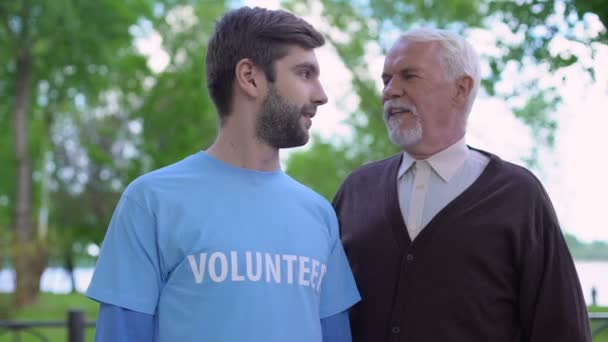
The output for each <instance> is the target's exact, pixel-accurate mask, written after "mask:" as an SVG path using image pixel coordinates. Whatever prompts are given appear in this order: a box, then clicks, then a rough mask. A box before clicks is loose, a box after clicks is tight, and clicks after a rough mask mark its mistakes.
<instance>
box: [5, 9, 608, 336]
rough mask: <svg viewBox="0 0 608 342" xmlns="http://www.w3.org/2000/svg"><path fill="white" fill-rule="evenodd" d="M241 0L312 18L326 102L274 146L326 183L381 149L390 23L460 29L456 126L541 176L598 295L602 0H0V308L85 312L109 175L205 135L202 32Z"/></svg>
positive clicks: (605, 47)
mask: <svg viewBox="0 0 608 342" xmlns="http://www.w3.org/2000/svg"><path fill="white" fill-rule="evenodd" d="M241 5H250V6H262V7H268V8H273V9H276V8H284V9H288V10H290V11H292V12H295V13H296V14H298V15H300V16H303V17H304V18H305V19H307V20H308V21H309V22H311V23H312V24H313V25H314V26H315V27H317V28H318V29H319V30H320V31H322V32H323V33H324V34H325V35H326V38H327V41H328V44H326V46H324V47H322V48H321V49H319V50H318V51H317V56H318V59H319V63H320V65H321V82H322V84H323V85H324V87H325V90H326V92H327V94H328V96H329V99H330V102H329V103H328V104H327V105H325V106H323V107H320V108H319V110H318V113H317V114H318V115H317V116H316V117H315V119H314V121H313V127H312V132H313V139H312V140H311V142H310V143H309V144H308V145H306V146H304V147H301V148H297V149H291V150H287V151H284V152H283V155H282V164H283V167H284V169H285V170H286V171H287V172H288V173H289V174H291V175H292V176H293V177H295V178H296V179H298V180H300V181H301V182H303V183H304V184H306V185H308V186H310V187H312V188H313V189H314V190H316V191H318V192H319V193H321V194H322V195H324V196H325V197H326V198H327V199H329V200H331V198H332V197H333V195H334V193H335V191H336V190H337V188H338V186H339V184H340V183H341V181H342V179H343V178H344V177H345V176H346V175H347V174H348V173H349V172H350V171H351V170H353V169H354V168H356V167H358V166H360V165H362V164H364V163H367V162H370V161H373V160H377V159H382V158H385V157H387V156H389V155H391V154H394V153H396V152H397V149H396V148H395V147H394V146H393V145H392V144H391V143H390V142H389V140H388V138H387V134H386V129H385V127H384V123H383V121H382V115H381V104H380V91H381V87H382V86H381V79H380V73H381V70H382V64H383V56H384V54H385V53H386V50H387V48H388V47H390V46H391V44H392V43H393V42H394V41H395V40H396V39H397V37H398V36H399V34H400V32H402V31H403V30H406V29H410V28H415V27H422V26H432V27H440V28H448V29H451V30H454V31H458V32H460V33H462V34H464V35H465V36H466V37H467V38H468V39H469V40H470V41H471V42H472V44H473V45H474V46H475V47H476V49H477V50H478V52H479V53H480V55H481V57H482V71H483V82H482V83H483V91H481V92H480V95H479V96H478V100H477V102H476V104H475V106H474V108H473V112H472V114H471V117H470V120H469V134H468V138H467V142H468V143H469V145H471V146H474V147H477V148H482V149H486V150H488V151H491V152H493V153H496V154H498V155H499V156H501V157H502V158H503V159H506V160H509V161H512V162H515V163H518V164H521V165H525V166H527V167H529V168H530V169H531V170H532V171H533V172H534V173H535V174H536V175H537V177H538V178H539V179H540V180H541V181H542V182H543V184H544V185H545V187H546V188H547V191H548V193H549V195H550V196H551V198H552V200H553V202H554V205H555V208H556V211H557V213H558V216H559V218H560V221H561V224H562V228H563V231H564V234H565V236H566V239H567V242H568V245H569V247H570V251H571V253H572V255H573V256H574V258H575V262H576V267H577V271H578V273H579V277H580V279H581V284H582V287H583V291H584V294H585V299H586V301H587V303H588V305H589V310H590V311H608V224H607V223H606V220H605V218H604V215H605V208H606V200H602V198H604V197H605V195H606V193H608V182H606V181H605V180H604V178H605V176H606V175H607V174H608V162H607V161H606V147H608V144H607V143H606V139H605V137H606V132H607V127H608V112H607V110H606V108H607V107H608V33H607V27H608V1H607V0H546V1H540V0H538V1H537V0H518V1H489V0H451V1H449V2H448V1H439V0H355V1H344V0H309V1H295V0H294V1H278V0H276V1H275V0H268V1H264V0H257V1H254V0H240V1H208V0H207V1H205V0H200V1H194V0H52V1H50V0H0V321H2V320H4V321H7V320H10V321H28V320H65V319H66V317H67V312H68V310H69V309H72V308H79V309H82V310H84V312H85V313H86V318H87V320H90V321H94V320H95V317H96V312H97V307H96V304H95V303H93V302H92V301H90V300H88V299H86V298H85V297H84V296H83V295H82V292H84V291H85V290H86V288H87V286H88V283H89V281H90V278H91V275H92V272H93V269H94V265H95V261H96V257H97V255H98V253H99V249H100V245H101V243H102V240H103V236H104V234H105V231H106V228H107V225H108V223H109V220H110V217H111V215H112V212H113V210H114V207H115V205H116V202H117V200H118V198H119V196H120V194H121V192H122V190H123V189H124V188H125V186H126V185H127V184H129V182H131V181H132V180H133V179H134V178H135V177H137V176H138V175H141V174H143V173H145V172H149V171H151V170H153V169H157V168H159V167H162V166H165V165H167V164H170V163H173V162H175V161H177V160H179V159H181V158H184V157H186V156H188V155H190V154H192V153H195V152H196V151H198V150H201V149H205V148H207V147H208V146H209V145H210V144H211V142H212V141H213V139H214V136H215V132H216V127H217V120H216V113H215V110H214V107H213V105H212V103H211V101H210V99H209V97H208V95H207V90H206V86H205V84H206V83H205V65H204V57H205V53H206V45H207V40H208V38H209V35H210V33H211V32H212V29H213V26H214V23H215V21H216V20H217V19H218V18H219V17H220V16H221V15H222V13H224V12H225V11H226V10H229V9H231V8H235V7H239V6H241ZM602 156H604V157H602ZM38 330H40V331H43V332H44V334H45V335H46V336H48V338H49V340H51V341H65V340H66V332H65V331H64V330H65V329H46V330H45V329H38ZM30 335H31V336H30ZM11 338H13V335H11V333H10V332H8V330H6V329H3V328H2V327H0V341H4V340H6V341H9V340H11ZM28 338H34V336H33V335H32V334H29V335H28V334H24V335H23V340H24V341H28ZM86 338H87V340H92V329H88V331H87V337H86ZM34 340H36V339H32V341H34ZM595 341H608V332H606V333H604V334H602V335H601V336H600V337H597V338H596V339H595Z"/></svg>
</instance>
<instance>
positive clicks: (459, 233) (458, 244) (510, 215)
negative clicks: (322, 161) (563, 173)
mask: <svg viewBox="0 0 608 342" xmlns="http://www.w3.org/2000/svg"><path fill="white" fill-rule="evenodd" d="M479 152H481V153H484V154H486V155H488V157H489V158H490V163H489V164H488V166H487V167H486V169H485V170H484V171H483V173H482V174H481V176H480V177H479V178H478V179H477V181H475V182H474V183H473V184H472V185H471V186H470V187H469V188H468V189H467V190H465V191H464V192H463V193H462V194H461V195H460V196H458V197H457V198H456V199H454V200H453V201H452V202H451V203H449V204H448V205H447V207H446V208H444V209H443V210H442V211H440V212H439V213H438V214H437V215H436V216H435V217H434V218H433V219H432V220H431V222H429V224H428V225H427V226H426V227H425V228H424V229H423V230H422V232H421V233H420V234H419V235H418V237H417V238H416V239H415V241H414V242H413V243H412V242H411V241H410V238H409V236H408V233H407V229H406V227H405V224H404V222H403V218H402V215H401V211H400V209H399V201H398V199H397V188H396V182H397V170H398V168H399V164H400V161H401V154H399V155H397V156H394V157H391V158H388V159H385V160H382V161H379V162H375V163H372V164H369V165H367V166H364V167H362V168H360V169H358V170H356V171H355V172H353V173H352V174H351V175H350V176H349V177H348V178H347V179H346V180H345V181H344V183H343V185H342V187H341V188H340V190H339V191H338V193H337V194H336V197H335V199H334V202H333V204H334V207H335V208H336V211H337V213H338V218H339V221H340V225H341V234H342V242H343V244H344V247H345V250H346V253H347V255H348V258H349V260H350V264H351V267H352V269H353V272H354V274H355V279H356V281H357V286H358V287H359V290H360V292H361V296H362V298H363V299H362V301H361V302H360V303H359V304H357V305H356V306H355V307H354V308H352V309H351V315H350V317H351V326H352V332H353V340H354V341H355V342H383V341H408V342H434V341H437V342H449V341H454V342H477V341H478V342H502V341H504V342H514V341H530V342H561V341H563V342H579V341H580V342H583V341H591V337H590V329H589V321H588V317H587V309H586V305H585V301H584V298H583V295H582V292H581V288H580V283H579V280H578V276H577V274H576V270H575V267H574V263H573V261H572V258H571V256H570V253H569V252H568V248H567V246H566V243H565V240H564V238H563V235H562V233H561V230H560V228H559V224H558V221H557V218H556V215H555V212H554V210H553V207H552V204H551V202H550V200H549V198H548V196H547V194H546V192H545V190H544V189H543V187H542V185H541V184H540V182H539V181H538V180H537V179H536V178H535V177H534V176H533V175H532V174H531V173H530V172H529V171H527V170H526V169H524V168H522V167H519V166H517V165H514V164H511V163H508V162H505V161H503V160H501V159H500V158H498V157H497V156H494V155H491V154H489V153H487V152H484V151H479Z"/></svg>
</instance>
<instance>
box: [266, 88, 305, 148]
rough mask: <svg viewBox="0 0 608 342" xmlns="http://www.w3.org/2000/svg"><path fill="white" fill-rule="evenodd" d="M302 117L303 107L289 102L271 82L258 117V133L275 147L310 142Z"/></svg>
mask: <svg viewBox="0 0 608 342" xmlns="http://www.w3.org/2000/svg"><path fill="white" fill-rule="evenodd" d="M301 117H302V108H298V106H296V105H293V104H291V103H289V102H288V101H287V100H286V99H285V98H284V97H282V96H281V95H279V93H278V91H277V88H276V87H275V86H274V85H272V84H271V85H270V87H269V88H268V96H267V97H266V100H265V101H264V104H263V106H262V110H261V112H260V114H259V115H258V118H257V122H256V135H257V137H258V139H260V140H261V141H263V142H265V143H267V144H268V145H270V146H271V147H274V148H290V147H296V146H302V145H304V144H306V143H307V142H308V130H306V129H305V128H304V127H303V126H302V124H301V123H300V118H301Z"/></svg>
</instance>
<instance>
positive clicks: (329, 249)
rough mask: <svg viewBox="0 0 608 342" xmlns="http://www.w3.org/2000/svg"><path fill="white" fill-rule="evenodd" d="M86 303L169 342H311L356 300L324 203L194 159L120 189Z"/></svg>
mask: <svg viewBox="0 0 608 342" xmlns="http://www.w3.org/2000/svg"><path fill="white" fill-rule="evenodd" d="M87 295H88V296H89V297H90V298H92V299H94V300H96V301H99V302H104V303H108V304H112V305H116V306H119V307H123V308H126V309H130V310H134V311H138V312H142V313H147V314H153V315H155V330H156V334H155V336H156V337H157V340H158V341H173V340H179V341H180V342H188V341H218V342H221V341H268V342H272V341H287V340H289V341H294V342H297V341H302V342H311V341H321V327H320V319H321V318H325V317H328V316H331V315H334V314H336V313H339V312H341V311H344V310H346V309H347V308H348V307H350V306H352V305H353V304H354V303H356V302H357V301H358V300H359V299H360V297H359V294H358V291H357V289H356V286H355V283H354V279H353V276H352V273H351V270H350V267H349V266H348V262H347V260H346V257H345V254H344V250H343V248H342V245H341V243H340V240H339V234H338V224H337V219H336V215H335V213H334V211H333V209H332V207H331V206H330V204H329V203H328V202H327V201H326V200H325V199H323V198H322V197H321V196H319V195H318V194H316V193H315V192H313V191H311V190H310V189H308V188H307V187H305V186H303V185H301V184H300V183H298V182H296V181H295V180H293V179H292V178H291V177H289V176H288V175H286V174H285V173H284V172H282V171H281V170H277V171H274V172H260V171H254V170H249V169H242V168H238V167H234V166H232V165H229V164H226V163H224V162H222V161H220V160H217V159H215V158H213V157H212V156H210V155H208V154H207V153H205V152H199V153H196V154H194V155H192V156H190V157H188V158H186V159H184V160H182V161H180V162H178V163H175V164H173V165H170V166H168V167H165V168H162V169H160V170H157V171H154V172H151V173H149V174H146V175H144V176H141V177H139V178H138V179H136V180H135V181H134V182H133V183H131V184H130V185H129V186H128V187H127V189H126V190H125V192H124V193H123V196H122V198H121V199H120V202H119V204H118V206H117V208H116V211H115V213H114V216H113V217H112V221H111V223H110V227H109V229H108V232H107V235H106V238H105V240H104V243H103V245H102V249H101V254H100V256H99V260H98V262H97V266H96V269H95V273H94V275H93V279H92V281H91V285H90V286H89V289H88V291H87ZM294 336H295V339H294Z"/></svg>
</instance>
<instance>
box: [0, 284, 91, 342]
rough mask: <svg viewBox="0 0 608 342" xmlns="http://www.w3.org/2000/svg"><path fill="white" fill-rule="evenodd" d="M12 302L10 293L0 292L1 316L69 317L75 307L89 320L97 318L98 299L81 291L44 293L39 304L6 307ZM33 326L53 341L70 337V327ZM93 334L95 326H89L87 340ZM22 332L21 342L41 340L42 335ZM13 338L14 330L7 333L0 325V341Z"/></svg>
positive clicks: (19, 318) (61, 341)
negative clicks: (12, 307) (73, 292)
mask: <svg viewBox="0 0 608 342" xmlns="http://www.w3.org/2000/svg"><path fill="white" fill-rule="evenodd" d="M11 302H12V296H11V295H9V294H0V320H3V319H10V320H13V321H19V322H26V321H67V318H68V317H67V316H68V311H69V310H74V309H76V310H82V311H84V313H85V318H86V320H87V321H94V320H95V319H96V318H97V311H98V306H97V303H95V302H93V301H92V300H90V299H88V298H86V297H85V296H84V295H82V294H67V295H57V294H50V293H41V294H40V297H39V298H38V301H37V302H36V304H34V305H32V306H28V307H25V308H23V309H20V310H17V311H14V310H9V309H7V308H8V305H9V304H10V303H11ZM3 308H4V309H3ZM3 314H4V317H3ZM6 316H8V317H6ZM34 330H35V331H36V332H38V333H40V334H42V335H44V336H45V337H46V338H48V340H49V341H51V342H65V341H67V340H68V338H67V328H36V329H34ZM94 334H95V331H94V329H93V328H87V329H86V331H85V341H93V340H94ZM20 335H21V336H20V337H21V340H20V341H22V342H39V341H40V339H38V338H36V337H34V336H32V335H31V334H28V333H20ZM13 338H14V336H13V334H12V333H6V332H5V330H1V329H0V342H9V341H13Z"/></svg>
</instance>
